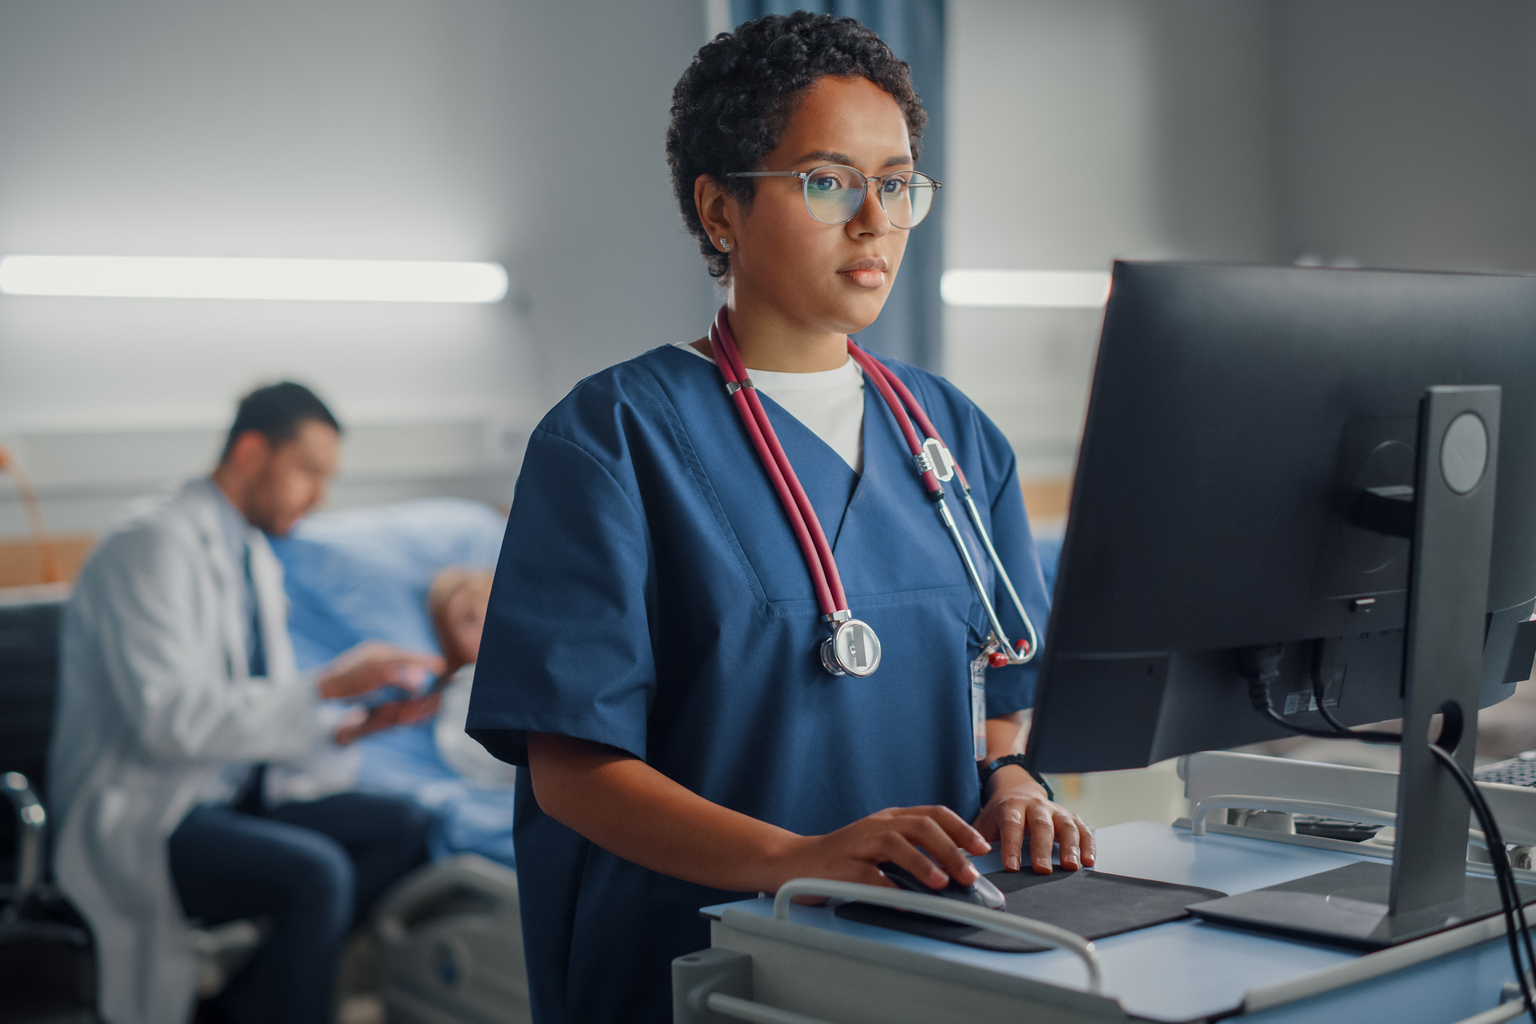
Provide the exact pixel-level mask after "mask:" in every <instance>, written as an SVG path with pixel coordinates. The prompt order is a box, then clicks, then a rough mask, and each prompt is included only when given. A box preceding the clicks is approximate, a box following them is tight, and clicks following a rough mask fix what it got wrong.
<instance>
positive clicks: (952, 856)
mask: <svg viewBox="0 0 1536 1024" xmlns="http://www.w3.org/2000/svg"><path fill="white" fill-rule="evenodd" d="M919 847H921V849H919ZM991 849H992V847H991V845H990V844H988V843H987V841H986V840H985V839H983V838H982V836H981V833H979V832H977V831H976V830H975V829H973V828H971V826H969V825H967V824H966V823H965V819H964V818H961V817H960V815H958V814H956V813H955V812H954V811H952V810H950V809H949V808H948V807H893V808H890V809H888V810H884V811H880V812H878V813H875V814H871V815H870V816H869V817H867V818H860V819H859V820H858V821H855V822H854V823H853V824H851V825H845V826H843V827H842V828H840V829H838V830H837V831H836V832H828V833H827V834H826V835H822V836H795V837H794V839H793V840H792V841H790V842H789V843H788V844H787V846H786V848H784V849H783V850H781V851H779V853H778V855H777V856H776V857H775V858H774V860H775V861H776V863H775V864H774V871H773V873H774V875H776V876H777V879H778V884H783V883H784V882H787V881H789V880H790V879H791V878H830V879H833V880H835V881H839V882H863V883H864V884H865V885H883V886H887V887H889V888H895V886H894V884H893V883H891V882H890V881H889V880H887V879H886V877H885V876H884V875H883V874H881V873H880V869H879V868H878V867H876V866H875V865H877V864H879V863H881V862H882V861H891V862H893V863H895V864H897V865H899V866H901V867H904V868H906V869H907V870H908V871H910V872H911V873H912V874H913V876H914V877H916V878H917V879H919V880H920V881H922V882H924V883H926V884H927V885H929V886H930V887H932V888H934V889H942V888H943V887H944V886H946V885H948V884H949V880H950V879H951V878H953V879H954V880H955V881H957V882H959V883H960V884H961V885H970V884H971V883H972V882H974V881H976V879H977V878H978V877H980V875H979V874H978V872H977V871H976V869H975V868H974V867H972V866H971V862H970V861H969V860H967V859H966V856H965V853H964V852H962V851H969V852H970V853H973V854H976V855H977V856H980V855H981V854H984V853H987V852H988V851H990V850H991ZM795 900H796V902H797V903H798V902H804V903H811V902H821V901H820V900H816V899H814V898H812V897H806V898H803V899H802V898H801V897H796V898H795Z"/></svg>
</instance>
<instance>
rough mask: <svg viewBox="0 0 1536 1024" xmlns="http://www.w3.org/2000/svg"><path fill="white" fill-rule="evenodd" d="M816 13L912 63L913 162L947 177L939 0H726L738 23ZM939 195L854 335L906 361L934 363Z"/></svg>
mask: <svg viewBox="0 0 1536 1024" xmlns="http://www.w3.org/2000/svg"><path fill="white" fill-rule="evenodd" d="M800 10H804V11H815V12H817V13H819V14H836V15H840V16H842V17H848V18H855V19H857V20H858V21H860V22H862V23H863V24H865V25H867V26H869V27H870V28H872V29H874V30H875V32H877V33H878V34H879V36H880V38H881V39H884V40H885V42H886V45H888V46H889V47H890V48H891V49H892V50H893V51H895V53H896V56H898V57H900V58H901V59H902V60H904V61H906V62H907V63H908V64H910V65H912V79H913V83H914V84H915V85H916V86H917V94H918V95H919V96H920V97H922V100H923V106H924V107H925V108H927V110H928V129H927V130H926V131H925V132H924V133H923V156H922V160H921V161H919V163H918V168H919V169H920V170H922V171H923V172H924V173H926V174H929V175H931V176H932V177H935V178H937V179H938V180H940V181H943V180H944V0H822V2H820V3H817V2H811V3H793V2H791V0H731V17H732V20H733V21H734V23H735V24H738V25H739V24H741V23H742V22H744V21H751V20H752V19H753V18H760V17H762V16H763V15H765V14H789V13H790V12H791V11H800ZM944 199H945V196H944V193H943V192H942V191H941V192H940V193H939V196H938V202H937V203H935V204H934V209H933V212H932V213H931V214H929V215H928V219H927V220H925V221H924V222H923V223H922V224H920V225H919V226H918V227H917V228H916V229H915V230H914V231H913V232H912V236H911V238H910V239H909V240H908V241H907V254H906V256H905V257H903V259H902V264H901V273H900V274H899V275H898V276H897V278H896V285H895V287H894V288H892V289H891V296H890V299H889V300H888V301H887V302H886V304H885V311H884V312H882V313H881V314H880V319H879V320H877V321H875V323H874V324H873V325H872V326H871V327H870V328H869V329H868V330H866V331H864V332H863V333H862V334H860V335H859V338H858V341H859V344H861V345H863V346H864V347H866V348H869V349H872V350H873V351H876V352H880V353H883V354H885V355H889V356H895V357H896V358H897V359H904V360H906V361H907V362H909V363H915V364H917V365H918V366H923V367H927V368H928V369H931V370H937V369H938V368H939V358H940V345H941V338H942V329H943V317H942V314H943V310H942V307H941V304H940V299H939V275H940V274H942V273H943V272H944V229H943V221H944V205H945V204H944Z"/></svg>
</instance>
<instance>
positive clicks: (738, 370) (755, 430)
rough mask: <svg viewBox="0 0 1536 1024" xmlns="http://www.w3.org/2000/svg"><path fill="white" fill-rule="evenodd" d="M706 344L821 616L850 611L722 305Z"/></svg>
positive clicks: (824, 542)
mask: <svg viewBox="0 0 1536 1024" xmlns="http://www.w3.org/2000/svg"><path fill="white" fill-rule="evenodd" d="M709 344H710V350H711V351H712V352H713V353H714V357H715V365H716V366H718V367H719V368H720V373H721V375H722V376H724V377H725V379H726V381H727V382H728V383H731V384H735V385H736V388H735V389H731V400H732V401H733V402H735V403H736V411H737V412H738V413H740V414H741V422H742V423H743V424H744V425H745V426H746V428H747V435H748V436H749V437H750V438H751V439H752V446H753V447H754V448H756V449H757V455H758V459H759V460H760V461H761V462H762V464H763V467H764V468H765V469H766V470H767V471H768V479H769V481H770V482H771V483H772V484H773V489H774V490H775V491H777V492H778V495H779V502H780V503H781V504H782V505H783V506H784V512H785V514H786V516H787V517H788V518H789V525H790V527H791V528H792V529H793V530H794V533H795V539H796V540H797V541H799V542H800V551H801V553H802V554H803V555H804V556H805V564H806V566H807V567H808V568H809V569H810V573H811V583H812V585H813V586H814V587H815V589H816V601H817V603H818V604H819V605H820V606H821V611H822V614H823V615H828V616H831V615H833V614H835V613H837V612H846V611H848V596H847V595H846V594H845V593H844V592H843V581H842V578H841V577H840V576H839V575H838V572H837V562H836V561H835V560H834V559H833V558H832V546H831V545H830V544H828V543H827V536H826V534H825V533H824V532H823V531H822V528H821V520H820V519H819V518H817V516H816V510H815V509H814V508H812V506H811V500H810V498H809V497H807V496H806V493H805V488H804V487H802V486H801V485H800V478H799V477H797V476H796V475H795V468H794V466H792V465H790V462H789V456H788V455H787V454H785V452H784V446H783V445H781V444H780V443H779V437H778V435H777V434H776V433H774V430H773V424H772V423H771V422H769V419H768V412H767V410H766V409H764V408H763V403H762V401H761V400H759V399H758V397H757V389H756V388H754V387H753V386H752V381H751V378H750V377H748V376H747V370H746V366H745V365H744V364H743V363H742V361H741V353H740V352H738V351H737V349H736V339H735V337H734V336H732V334H731V324H730V320H729V319H728V318H727V316H726V312H725V309H724V308H723V307H722V308H721V310H720V313H719V315H718V316H716V317H715V322H714V324H713V325H712V326H711V327H710V329H709Z"/></svg>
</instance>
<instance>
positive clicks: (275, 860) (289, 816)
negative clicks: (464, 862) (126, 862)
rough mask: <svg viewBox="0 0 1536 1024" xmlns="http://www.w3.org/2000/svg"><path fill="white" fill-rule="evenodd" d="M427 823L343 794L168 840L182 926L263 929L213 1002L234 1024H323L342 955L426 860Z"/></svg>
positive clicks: (418, 812)
mask: <svg viewBox="0 0 1536 1024" xmlns="http://www.w3.org/2000/svg"><path fill="white" fill-rule="evenodd" d="M430 824H431V814H430V812H428V811H426V810H425V809H423V808H422V807H421V806H420V805H418V804H416V803H415V802H413V801H411V800H409V799H405V798H403V797H393V796H380V795H375V794H372V793H342V794H340V795H338V796H333V797H327V798H326V799H324V800H315V801H311V802H306V803H295V804H284V805H282V806H280V807H274V808H271V809H270V810H262V811H259V812H258V813H249V812H248V811H242V810H237V809H235V808H233V807H198V808H195V809H194V810H193V811H192V812H191V813H190V814H188V815H187V816H186V818H184V819H182V822H181V824H180V825H179V826H178V827H177V829H176V831H175V832H173V833H172V834H171V838H170V844H169V852H170V864H171V877H172V878H173V879H174V880H175V883H176V890H177V893H178V894H179V895H180V897H181V905H182V909H183V910H184V911H185V912H186V915H187V917H188V918H190V919H194V920H197V921H200V922H201V923H202V924H204V925H216V924H222V923H224V922H226V921H236V920H239V919H241V918H255V917H263V918H266V919H267V920H268V921H270V922H271V925H272V930H271V931H270V932H269V933H268V935H267V937H266V940H265V941H264V942H263V943H262V945H261V948H260V949H259V950H258V951H257V952H256V955H255V956H254V957H253V958H252V959H251V962H250V963H249V964H248V965H247V966H246V968H245V969H244V970H243V971H241V972H240V973H239V974H238V975H236V976H235V978H234V979H233V980H231V981H230V983H229V985H228V986H226V987H225V989H224V991H223V992H221V993H219V996H218V998H217V1000H216V1006H217V1008H218V1011H219V1012H220V1013H221V1014H222V1015H223V1016H224V1017H226V1018H228V1019H229V1020H230V1021H232V1022H233V1024H269V1022H275V1021H282V1022H284V1024H327V1022H328V1021H329V1019H330V1016H331V1012H332V1006H331V1001H332V986H333V983H334V981H335V975H336V962H337V958H338V956H339V955H340V952H341V947H342V943H343V942H344V941H345V940H346V938H347V934H348V933H349V932H350V931H351V930H352V928H353V926H354V925H356V924H357V923H358V922H360V921H361V920H363V919H364V918H365V917H366V916H367V914H368V912H369V911H370V910H371V909H372V907H373V904H374V902H375V901H376V900H377V899H378V897H379V896H380V895H381V894H382V893H383V892H384V890H385V889H387V888H388V887H389V885H390V884H391V883H392V882H394V881H395V880H396V879H398V878H400V877H401V876H402V875H404V874H405V873H406V872H407V871H409V870H411V869H412V868H414V867H416V866H417V865H418V864H422V863H424V862H425V861H426V859H427V846H426V840H427V829H428V827H429V826H430Z"/></svg>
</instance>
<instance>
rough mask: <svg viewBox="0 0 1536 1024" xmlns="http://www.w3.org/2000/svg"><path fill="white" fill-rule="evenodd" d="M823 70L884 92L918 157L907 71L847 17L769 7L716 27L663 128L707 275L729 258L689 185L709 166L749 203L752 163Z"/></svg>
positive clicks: (916, 113)
mask: <svg viewBox="0 0 1536 1024" xmlns="http://www.w3.org/2000/svg"><path fill="white" fill-rule="evenodd" d="M828 76H832V77H837V78H866V79H868V80H869V81H871V82H873V83H875V84H876V85H878V86H879V87H880V88H882V89H884V90H885V91H886V92H888V93H890V94H891V97H892V98H893V99H894V100H895V101H896V104H897V106H899V107H900V108H901V112H902V114H903V115H904V116H905V117H906V119H907V132H908V134H909V135H910V136H911V140H912V156H913V158H914V159H915V158H916V157H917V155H918V153H919V151H920V149H921V143H922V137H923V128H924V127H926V126H927V124H928V115H927V113H925V112H924V110H923V104H922V102H921V101H920V100H919V99H918V98H917V92H916V91H915V90H914V89H913V88H912V69H911V68H910V67H908V66H907V64H906V62H904V61H901V60H897V59H896V55H895V54H894V53H892V52H891V48H890V47H889V46H886V45H885V43H884V42H882V41H881V40H880V37H879V36H877V35H875V33H873V32H871V31H870V30H869V29H867V28H865V27H864V26H863V25H861V24H859V23H858V22H857V21H854V20H853V19H852V18H838V17H834V16H833V15H830V14H810V13H808V12H806V11H797V12H795V13H794V14H787V15H785V14H770V15H768V16H767V17H765V18H758V19H757V20H756V21H749V22H745V23H744V24H742V25H739V26H737V28H736V31H735V32H722V33H720V34H719V35H717V36H715V38H714V39H713V40H711V41H710V42H708V43H706V44H705V45H704V48H703V49H701V50H700V51H699V52H698V55H697V56H695V57H694V58H693V63H692V64H690V65H688V70H687V71H684V72H683V77H682V78H680V79H678V81H677V87H676V88H675V89H673V90H672V123H671V124H670V125H669V126H668V127H667V165H668V166H669V167H671V168H672V191H673V192H674V193H675V194H676V195H677V204H678V206H680V207H682V211H683V221H684V223H686V224H687V225H688V230H689V231H690V232H692V234H693V236H694V237H695V238H697V239H698V240H699V251H700V252H702V253H703V254H704V261H705V262H706V263H708V264H709V274H710V276H711V277H723V276H725V273H726V271H728V270H729V269H730V260H729V258H728V257H727V256H726V255H725V254H724V253H722V252H720V251H718V250H717V249H716V248H715V246H714V243H713V242H712V241H711V239H710V237H709V235H708V234H707V233H706V232H705V231H704V224H703V222H701V221H700V220H699V211H698V209H697V208H696V207H695V206H694V201H693V184H694V182H695V181H696V180H697V179H698V177H699V175H701V174H707V175H709V176H710V177H712V178H714V179H715V181H717V182H719V184H720V187H721V188H723V189H725V190H726V191H727V192H729V193H730V194H732V195H734V196H737V197H738V198H740V199H742V200H746V201H750V200H751V198H752V194H753V193H752V179H751V178H728V177H726V175H728V174H730V173H731V172H733V171H752V170H756V169H757V168H758V165H759V164H760V163H761V162H762V159H763V157H764V156H766V155H767V154H768V153H769V152H771V151H772V150H773V148H774V147H775V146H777V145H778V144H779V136H780V135H781V134H782V133H783V130H784V123H785V122H786V121H787V120H788V118H789V115H790V114H791V113H792V112H793V110H794V105H795V101H796V100H797V99H798V98H799V96H800V94H801V92H802V91H804V90H805V88H806V87H807V86H809V85H811V84H812V83H813V82H815V81H817V80H818V79H820V78H825V77H828Z"/></svg>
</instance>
